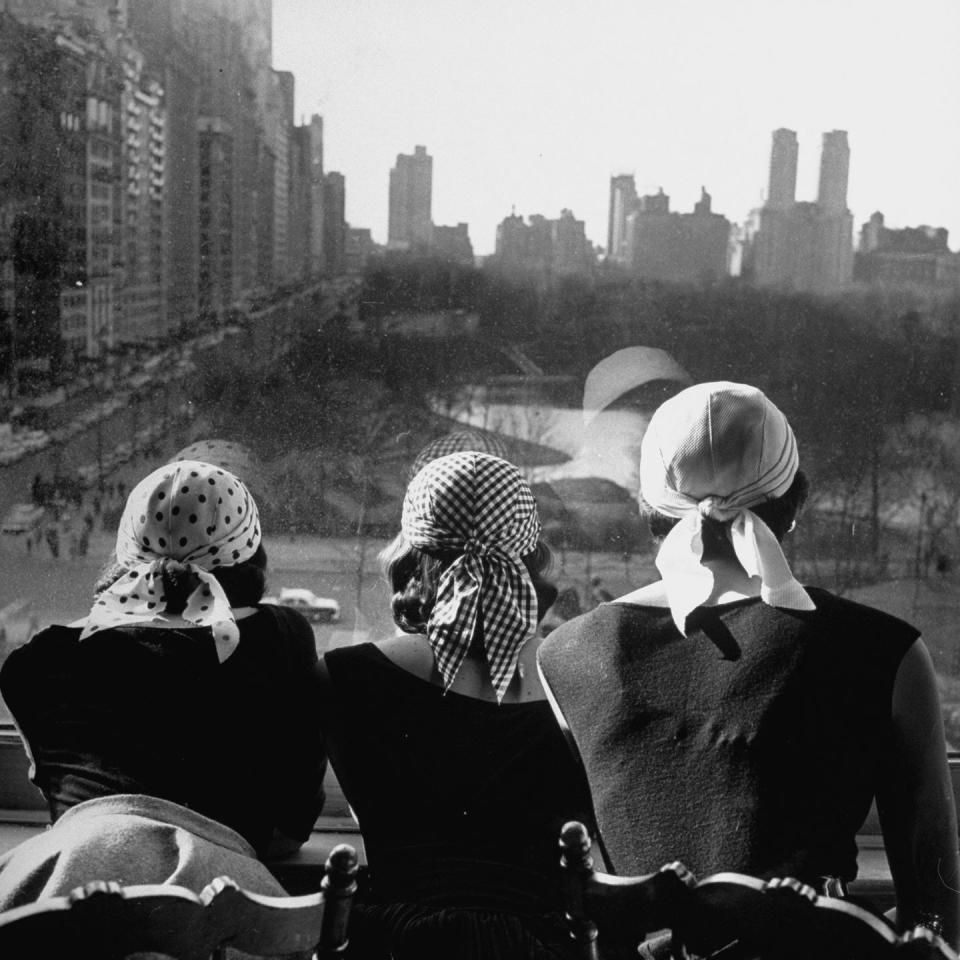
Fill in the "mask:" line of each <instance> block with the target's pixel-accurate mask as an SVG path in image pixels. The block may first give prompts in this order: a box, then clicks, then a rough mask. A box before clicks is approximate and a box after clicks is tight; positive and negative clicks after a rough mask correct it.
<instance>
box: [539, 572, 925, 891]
mask: <svg viewBox="0 0 960 960" xmlns="http://www.w3.org/2000/svg"><path fill="white" fill-rule="evenodd" d="M809 592H810V595H811V596H812V597H813V599H814V602H815V603H816V606H817V609H816V610H815V611H810V612H806V611H804V612H797V611H791V610H779V609H776V608H773V607H770V606H768V605H766V604H764V603H761V602H760V601H759V600H748V601H741V602H738V603H731V604H723V605H720V606H716V607H705V608H700V609H699V610H697V611H695V612H694V614H693V615H692V616H693V619H692V620H691V621H689V627H690V629H689V636H688V637H686V638H684V637H682V636H681V635H680V634H679V632H678V631H677V629H676V626H675V625H674V623H673V620H672V618H671V615H670V611H669V610H668V609H666V608H661V607H644V606H636V605H631V604H620V603H611V604H603V605H601V606H599V607H598V608H597V609H595V610H593V611H592V612H590V613H588V614H585V615H584V616H582V617H578V618H577V619H575V620H571V621H569V622H568V623H566V624H564V625H563V626H561V627H560V628H559V629H557V630H556V631H554V632H553V633H552V634H551V635H550V636H549V637H548V639H547V640H546V642H545V643H544V645H543V646H542V647H541V649H540V654H539V658H540V666H541V669H542V671H543V674H544V676H545V678H546V680H547V682H548V684H549V686H550V688H551V689H552V691H553V693H554V695H555V697H556V699H557V701H558V704H559V707H560V710H561V712H562V713H563V716H564V717H565V719H566V722H567V724H568V725H569V727H570V731H571V733H572V737H573V739H574V741H575V743H576V747H577V749H578V750H579V752H580V755H581V757H582V759H583V762H584V765H585V768H586V771H587V775H588V778H589V780H590V784H591V788H592V791H593V801H594V807H595V810H596V814H597V820H598V823H599V826H600V830H601V832H602V834H603V839H604V842H605V845H606V848H607V852H608V854H609V856H610V859H611V860H612V864H613V866H614V867H615V869H616V870H617V871H618V872H621V873H628V874H638V873H645V872H649V871H651V870H656V869H658V868H659V867H660V866H661V865H662V864H664V863H666V862H668V861H670V860H673V859H680V860H682V861H683V862H684V863H685V864H686V865H687V866H688V867H689V868H690V869H691V870H693V871H694V872H695V873H697V874H699V875H700V876H705V875H707V874H710V873H714V872H717V871H721V870H735V871H740V872H744V873H749V874H754V875H757V876H764V875H766V876H771V875H791V876H797V877H801V878H804V879H816V878H817V877H819V876H821V875H834V876H841V877H846V878H852V877H854V876H856V852H857V849H856V840H855V837H856V833H857V830H858V829H859V828H860V826H861V825H862V823H863V821H864V819H865V817H866V815H867V813H868V811H869V808H870V804H871V801H872V799H873V797H874V793H875V790H876V785H877V782H878V778H879V776H880V773H881V769H882V766H883V764H884V762H885V757H886V749H887V744H888V742H889V737H890V733H891V719H890V707H891V694H892V690H893V683H894V678H895V675H896V672H897V668H898V666H899V664H900V661H901V659H902V658H903V656H904V654H905V653H906V651H907V649H908V648H909V647H910V646H911V644H912V643H913V642H914V640H915V639H916V637H917V636H918V633H917V631H916V630H915V629H914V628H913V627H911V626H910V625H908V624H906V623H904V622H902V621H900V620H898V619H896V618H895V617H891V616H888V615H887V614H884V613H881V612H879V611H877V610H874V609H871V608H869V607H865V606H862V605H860V604H856V603H853V602H851V601H848V600H843V599H841V598H838V597H835V596H833V595H832V594H830V593H828V592H826V591H824V590H817V589H810V591H809Z"/></svg>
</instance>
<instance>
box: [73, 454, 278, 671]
mask: <svg viewBox="0 0 960 960" xmlns="http://www.w3.org/2000/svg"><path fill="white" fill-rule="evenodd" d="M259 546H260V519H259V516H258V514H257V505H256V504H255V503H254V501H253V498H252V497H251V496H250V493H249V492H248V490H247V488H246V487H245V486H244V484H243V482H242V481H241V480H239V479H238V478H237V477H235V476H234V475H233V474H232V473H229V472H227V471H226V470H223V469H222V468H220V467H217V466H214V465H212V464H209V463H202V462H200V461H199V460H181V461H179V462H177V463H171V464H168V465H167V466H165V467H160V468H159V469H158V470H155V471H154V472H153V473H151V474H150V475H149V476H148V477H146V478H145V479H143V480H141V481H140V483H138V484H137V486H136V487H134V489H133V491H132V492H131V494H130V496H129V497H128V498H127V504H126V507H125V508H124V511H123V516H122V517H121V518H120V527H119V529H118V530H117V549H116V553H117V560H118V561H119V563H121V564H122V565H123V566H125V567H127V572H126V573H125V574H124V575H123V576H122V577H120V579H119V580H117V581H116V582H115V583H113V584H112V585H111V586H109V587H108V588H107V589H106V590H104V591H103V593H101V594H100V595H99V597H97V599H96V601H94V604H93V607H92V609H91V610H90V614H89V615H88V617H87V622H86V625H85V626H84V628H83V630H82V632H81V634H80V639H81V640H85V639H86V638H87V637H89V636H91V634H94V633H97V632H98V631H100V630H106V629H108V628H110V627H116V626H121V625H123V626H126V625H130V624H134V623H146V622H149V621H151V620H157V619H159V618H160V615H161V614H162V613H163V612H164V610H166V606H167V604H166V598H165V597H164V595H163V577H162V570H163V563H164V561H165V560H166V559H172V560H177V561H179V562H180V563H182V564H184V565H185V566H186V567H187V569H188V570H189V571H190V572H192V573H193V574H194V575H195V576H196V577H197V578H198V580H199V584H198V586H197V587H196V588H195V589H194V591H193V592H192V593H191V594H190V596H189V597H188V598H187V605H186V607H185V608H184V610H183V613H182V614H181V616H182V617H183V619H184V620H187V621H188V622H190V623H195V624H196V625H197V626H202V627H211V628H212V629H213V636H214V640H215V641H216V648H217V657H218V658H219V660H220V662H221V663H222V662H223V661H224V660H226V659H227V657H229V656H230V654H231V653H233V651H234V650H235V649H236V646H237V643H238V642H239V639H240V631H239V630H238V629H237V624H236V622H235V620H234V617H233V611H232V610H231V609H230V603H229V601H228V600H227V595H226V593H225V592H224V590H223V587H222V586H220V583H219V581H218V580H217V579H216V577H214V576H213V575H212V574H211V573H210V571H211V570H215V569H217V568H218V567H229V566H233V565H234V564H237V563H243V562H244V561H245V560H249V559H250V558H251V557H252V556H253V555H254V554H255V553H256V551H257V548H258V547H259Z"/></svg>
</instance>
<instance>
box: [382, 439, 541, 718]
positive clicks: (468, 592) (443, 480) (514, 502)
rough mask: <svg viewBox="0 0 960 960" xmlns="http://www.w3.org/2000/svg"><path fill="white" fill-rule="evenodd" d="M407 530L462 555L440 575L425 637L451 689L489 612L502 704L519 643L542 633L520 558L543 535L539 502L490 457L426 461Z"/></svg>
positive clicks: (488, 637)
mask: <svg viewBox="0 0 960 960" xmlns="http://www.w3.org/2000/svg"><path fill="white" fill-rule="evenodd" d="M401 529H402V531H403V536H404V538H405V539H406V540H407V542H408V543H409V544H410V545H411V546H414V547H417V548H418V549H421V550H426V551H427V552H450V553H456V554H458V556H457V558H456V559H455V560H454V561H453V562H452V563H451V564H450V565H449V566H448V567H447V568H446V569H445V570H444V571H443V573H441V574H440V578H439V581H438V583H437V595H436V599H435V601H434V604H433V609H432V610H431V612H430V617H429V619H428V621H427V639H428V641H429V642H430V648H431V650H432V651H433V655H434V658H435V659H436V663H437V669H438V670H439V671H440V675H441V676H442V677H443V686H444V689H445V690H449V689H450V686H451V685H452V683H453V681H454V680H455V679H456V676H457V671H458V670H459V669H460V666H461V664H462V663H463V661H464V658H465V657H466V655H467V651H468V650H469V649H470V644H471V643H472V642H473V637H474V632H475V630H476V627H477V618H478V617H482V626H483V645H484V649H485V651H486V655H487V663H488V665H489V667H490V677H491V679H492V680H493V688H494V691H495V692H496V695H497V702H498V703H499V702H500V701H501V700H502V699H503V696H504V694H505V693H506V692H507V688H508V687H509V686H510V681H511V680H512V679H513V675H514V672H515V671H516V668H517V660H518V658H519V655H520V649H521V648H522V647H523V645H524V644H525V643H526V642H527V640H529V639H530V637H531V636H533V634H534V633H535V631H536V629H537V595H536V592H535V590H534V587H533V582H532V580H531V579H530V574H529V572H528V571H527V568H526V566H524V563H523V560H522V559H521V558H522V557H523V556H525V555H526V554H528V553H530V552H531V551H532V550H533V548H534V547H535V546H536V545H537V541H538V540H539V538H540V518H539V515H538V514H537V504H536V501H535V500H534V498H533V493H532V492H531V490H530V486H529V485H528V484H527V481H526V480H524V478H523V477H522V476H521V474H520V472H519V471H518V470H517V468H516V467H515V466H513V465H512V464H510V463H507V462H506V461H505V460H501V459H500V458H499V457H494V456H492V455H490V454H487V453H451V454H448V455H447V456H445V457H440V458H438V459H437V460H433V461H431V462H430V463H428V464H427V465H426V466H425V467H424V468H423V469H422V470H421V471H420V472H419V473H418V474H417V475H416V476H415V477H414V478H413V480H412V481H411V482H410V486H409V488H408V489H407V494H406V497H405V498H404V501H403V519H402V522H401Z"/></svg>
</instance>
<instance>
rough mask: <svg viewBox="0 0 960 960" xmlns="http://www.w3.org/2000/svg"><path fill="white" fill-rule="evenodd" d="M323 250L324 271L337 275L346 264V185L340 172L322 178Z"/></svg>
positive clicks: (332, 172) (332, 171) (333, 172)
mask: <svg viewBox="0 0 960 960" xmlns="http://www.w3.org/2000/svg"><path fill="white" fill-rule="evenodd" d="M323 191H324V193H323V252H324V260H325V262H326V273H327V274H328V275H330V276H333V277H338V276H340V274H342V273H343V272H344V269H345V265H346V259H345V257H346V241H347V187H346V181H345V179H344V176H343V174H342V173H337V172H336V171H334V170H331V171H330V173H328V174H326V175H325V176H324V178H323Z"/></svg>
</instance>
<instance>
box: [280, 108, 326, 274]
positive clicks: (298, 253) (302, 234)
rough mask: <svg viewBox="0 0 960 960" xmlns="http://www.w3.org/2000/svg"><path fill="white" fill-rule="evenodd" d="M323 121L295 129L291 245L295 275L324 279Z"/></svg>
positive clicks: (292, 164)
mask: <svg viewBox="0 0 960 960" xmlns="http://www.w3.org/2000/svg"><path fill="white" fill-rule="evenodd" d="M324 193H325V183H324V176H323V118H322V117H319V116H317V115H316V114H314V115H313V116H312V117H311V118H310V122H309V123H304V124H300V125H299V126H297V127H294V128H293V134H292V137H291V140H290V215H289V226H288V231H289V244H290V257H291V263H292V270H293V275H294V276H297V277H304V278H305V277H321V276H323V274H324V271H325V270H326V255H325V253H324V243H323V241H324V237H323V222H324Z"/></svg>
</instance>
